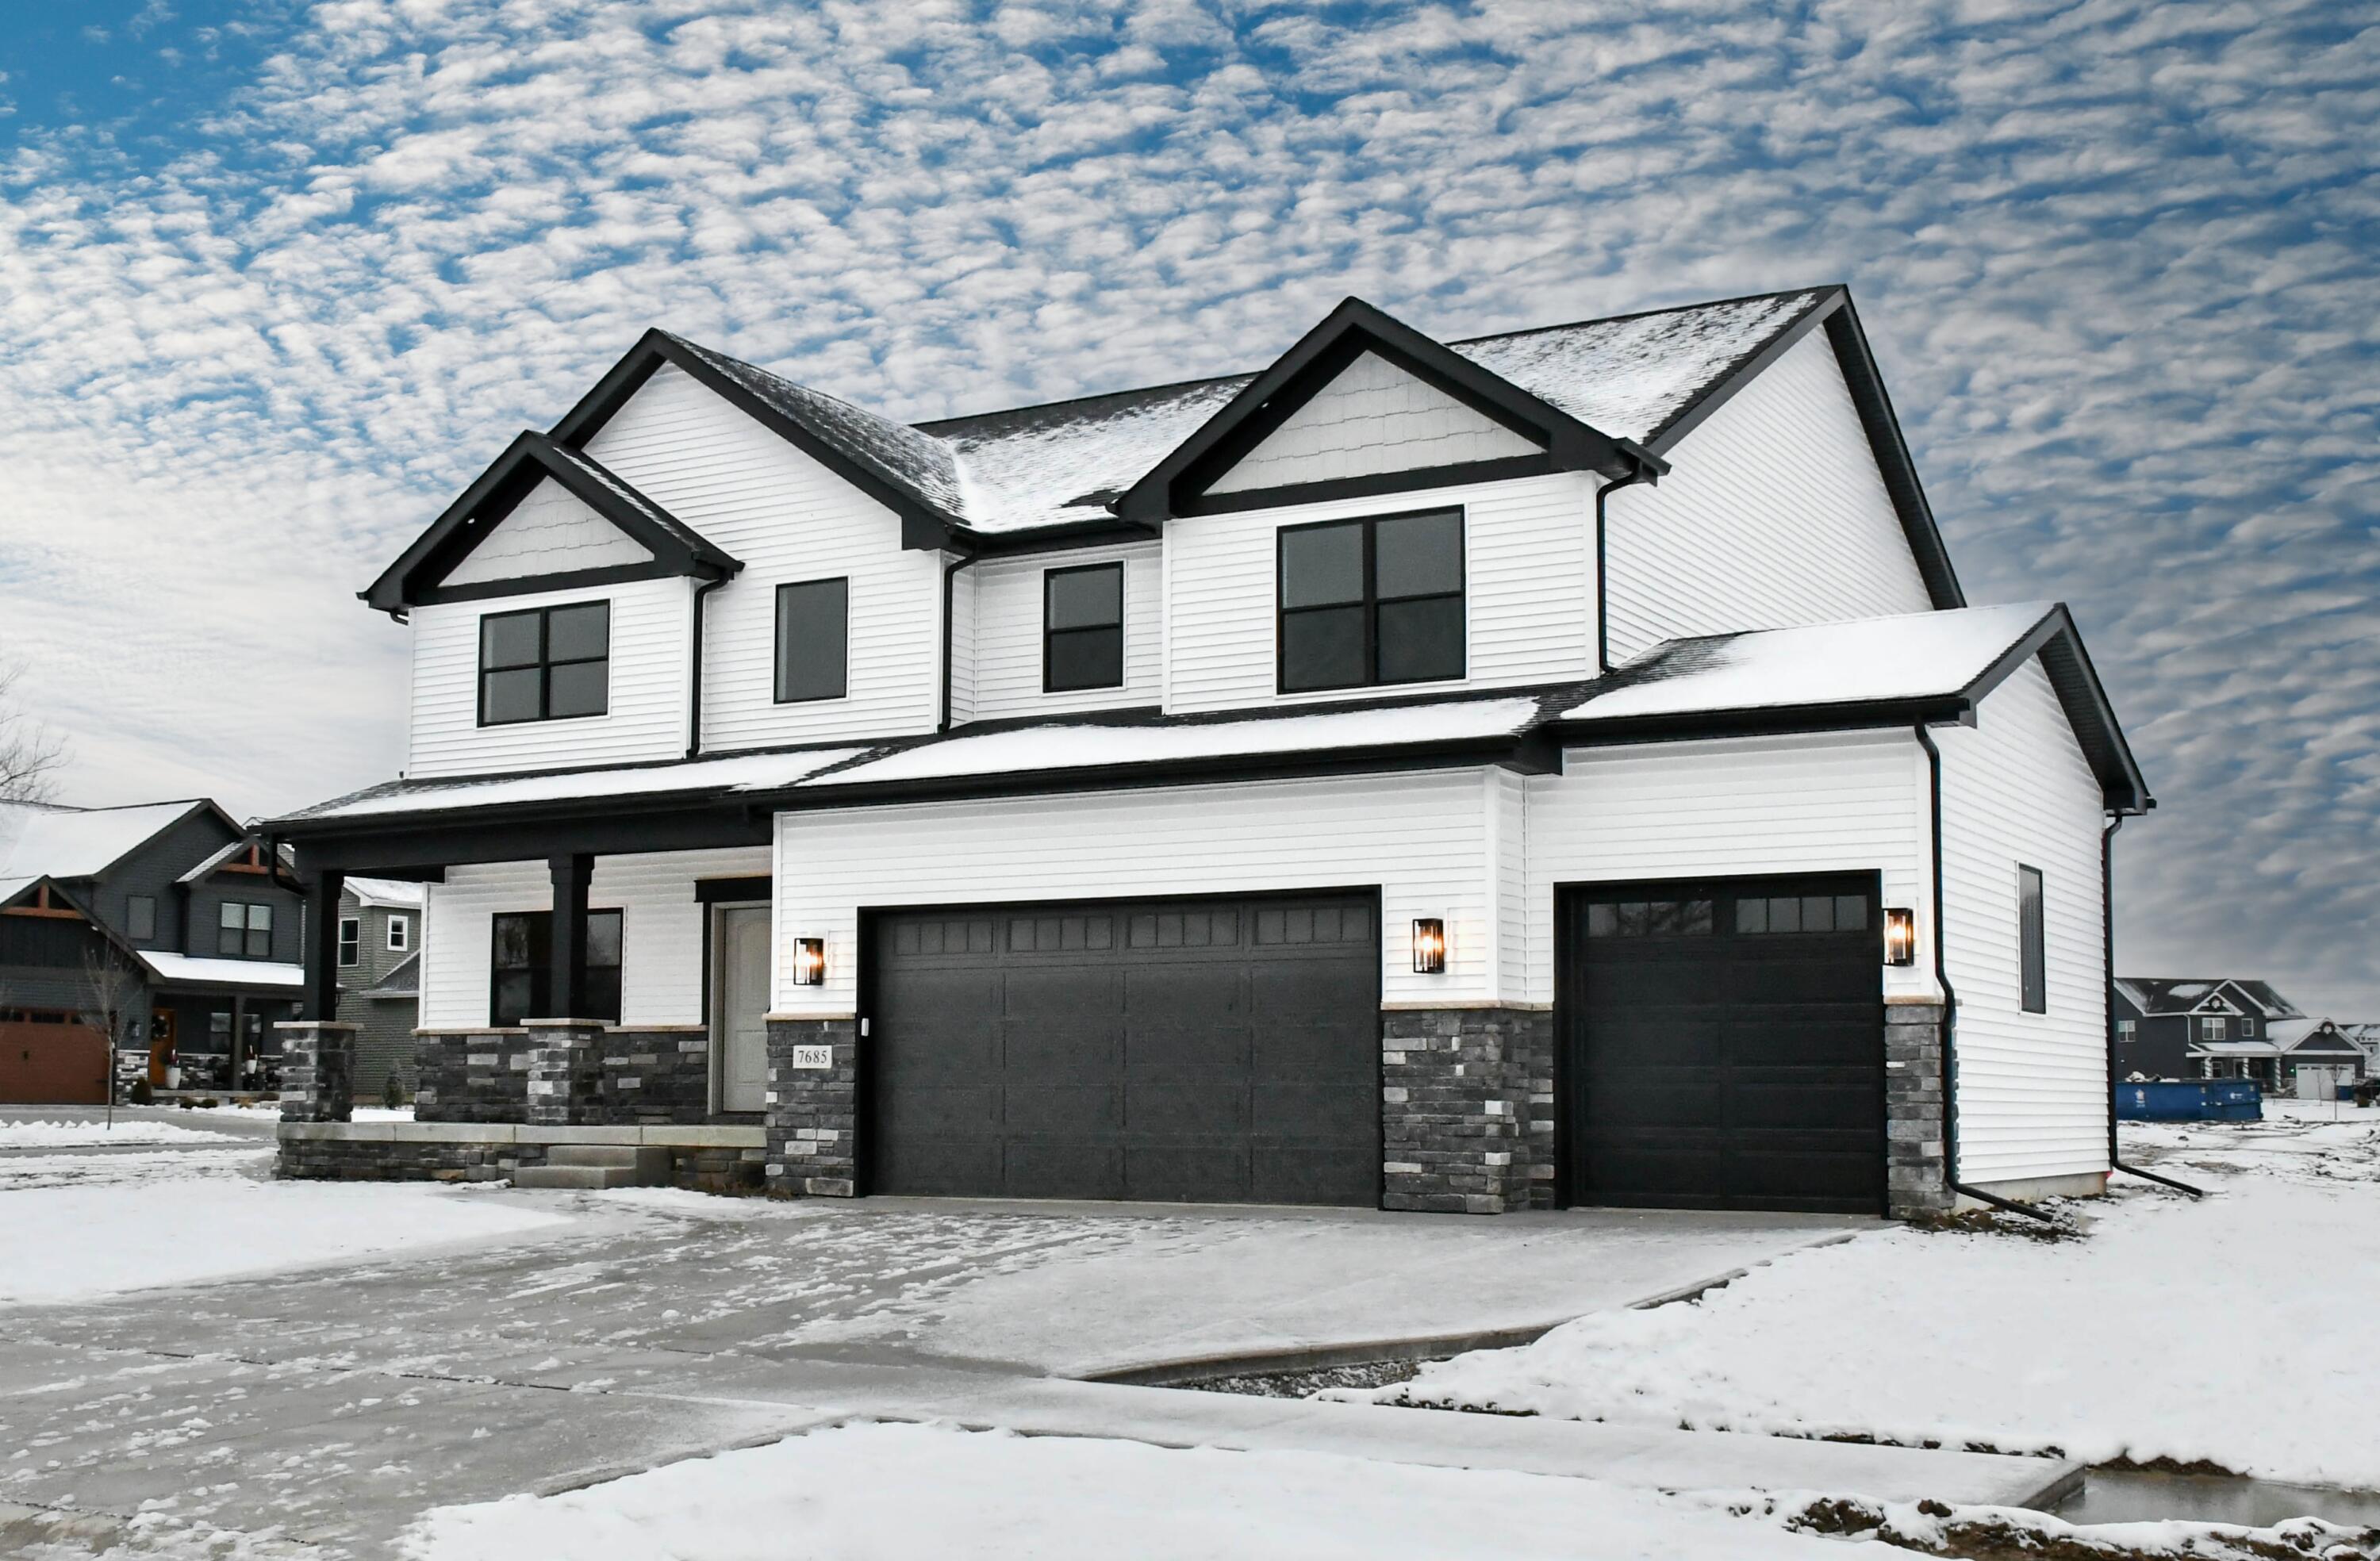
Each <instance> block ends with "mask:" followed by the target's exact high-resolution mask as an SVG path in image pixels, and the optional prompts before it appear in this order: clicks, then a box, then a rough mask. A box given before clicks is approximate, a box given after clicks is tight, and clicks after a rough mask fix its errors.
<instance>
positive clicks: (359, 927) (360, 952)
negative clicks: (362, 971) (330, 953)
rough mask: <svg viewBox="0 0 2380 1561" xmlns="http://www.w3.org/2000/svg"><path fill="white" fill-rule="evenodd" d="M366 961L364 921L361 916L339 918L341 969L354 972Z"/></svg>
mask: <svg viewBox="0 0 2380 1561" xmlns="http://www.w3.org/2000/svg"><path fill="white" fill-rule="evenodd" d="M363 960H364V919H363V918H362V917H361V916H341V917H340V918H339V968H340V969H341V970H353V969H354V968H355V967H356V966H358V965H359V964H361V963H363Z"/></svg>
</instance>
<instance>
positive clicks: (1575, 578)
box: [1165, 472, 1595, 711]
mask: <svg viewBox="0 0 2380 1561" xmlns="http://www.w3.org/2000/svg"><path fill="white" fill-rule="evenodd" d="M1454 506H1460V507H1461V508H1462V510H1463V549H1464V555H1465V556H1464V574H1465V592H1466V598H1467V611H1468V615H1469V624H1468V637H1467V642H1466V647H1465V649H1466V657H1467V662H1468V672H1469V675H1468V676H1467V677H1465V678H1463V679H1462V680H1460V681H1458V682H1454V683H1439V684H1422V685H1415V684H1402V685H1393V686H1389V687H1384V688H1380V689H1378V690H1377V691H1374V692H1378V693H1379V694H1381V695H1383V696H1390V695H1401V694H1403V695H1410V694H1412V693H1414V692H1415V689H1416V687H1427V688H1429V689H1445V688H1492V687H1510V686H1513V685H1517V684H1536V683H1558V682H1561V681H1564V680H1566V679H1573V678H1585V677H1591V676H1593V675H1594V672H1595V585H1594V542H1593V530H1594V526H1593V495H1592V490H1591V489H1590V488H1589V487H1588V486H1587V479H1586V478H1584V477H1581V476H1580V475H1578V474H1577V473H1574V472H1562V473H1557V474H1555V475H1552V476H1548V477H1533V478H1515V479H1512V480H1510V481H1505V482H1493V483H1481V484H1477V485H1475V486H1472V487H1466V488H1449V489H1433V490H1427V491H1423V492H1416V493H1399V494H1395V495H1393V496H1391V497H1389V498H1385V499H1366V500H1348V501H1344V502H1334V503H1328V504H1301V505H1297V506H1295V507H1293V508H1290V509H1278V510H1247V511H1240V512H1236V513H1233V514H1211V515H1196V516H1192V517H1190V518H1188V519H1184V520H1177V521H1174V522H1172V523H1171V524H1170V525H1168V526H1167V527H1166V541H1165V546H1166V548H1167V550H1168V552H1167V558H1166V587H1165V589H1166V601H1165V615H1166V633H1167V635H1168V637H1169V643H1168V646H1167V656H1168V664H1167V667H1166V670H1165V679H1166V684H1167V689H1166V700H1165V703H1166V708H1167V709H1169V710H1172V711H1188V710H1213V709H1226V708H1233V707H1235V706H1248V705H1271V704H1299V703H1309V702H1312V701H1313V700H1316V699H1345V698H1348V697H1350V696H1362V695H1363V694H1364V693H1366V690H1362V689H1354V690H1349V689H1339V690H1335V691H1331V692H1329V693H1324V694H1317V695H1302V696H1301V695H1292V696H1282V695H1281V694H1280V693H1278V692H1277V690H1278V686H1279V682H1278V675H1277V671H1276V666H1275V660H1274V642H1275V629H1274V612H1275V606H1276V601H1277V596H1278V593H1277V592H1276V591H1275V589H1274V585H1273V568H1274V550H1275V540H1274V538H1275V537H1276V534H1277V533H1278V532H1279V531H1280V530H1281V527H1282V526H1297V525H1303V524H1305V523H1307V522H1309V521H1317V520H1336V519H1342V518H1347V517H1353V516H1358V515H1368V514H1403V513H1406V512H1409V511H1415V510H1430V509H1441V508H1449V507H1454Z"/></svg>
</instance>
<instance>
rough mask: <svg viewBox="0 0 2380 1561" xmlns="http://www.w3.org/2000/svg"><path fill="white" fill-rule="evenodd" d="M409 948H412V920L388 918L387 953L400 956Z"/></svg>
mask: <svg viewBox="0 0 2380 1561" xmlns="http://www.w3.org/2000/svg"><path fill="white" fill-rule="evenodd" d="M411 947H413V918H412V917H411V916H391V917H389V918H388V951H389V952H390V953H392V954H402V953H403V952H405V951H406V950H407V949H410V948H411Z"/></svg>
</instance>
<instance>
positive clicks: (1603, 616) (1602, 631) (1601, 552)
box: [1595, 466, 1646, 672]
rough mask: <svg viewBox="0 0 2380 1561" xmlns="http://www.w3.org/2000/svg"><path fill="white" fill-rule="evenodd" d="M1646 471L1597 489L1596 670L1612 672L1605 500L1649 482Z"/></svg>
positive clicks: (1608, 552) (1616, 479) (1631, 474)
mask: <svg viewBox="0 0 2380 1561" xmlns="http://www.w3.org/2000/svg"><path fill="white" fill-rule="evenodd" d="M1645 477H1646V468H1645V467H1643V466H1638V467H1637V468H1636V469H1635V470H1634V471H1632V472H1630V473H1629V474H1628V475H1627V476H1626V477H1622V478H1613V479H1612V480H1611V481H1609V482H1607V483H1604V484H1603V485H1602V486H1600V487H1598V488H1597V489H1596V490H1595V670H1596V671H1597V672H1610V671H1611V550H1610V548H1609V533H1610V518H1609V515H1608V514H1606V513H1605V510H1604V501H1606V500H1607V499H1609V498H1610V497H1611V495H1612V494H1614V493H1616V492H1618V491H1619V490H1621V489H1622V488H1626V487H1628V486H1630V485H1631V484H1633V483H1638V482H1643V481H1645Z"/></svg>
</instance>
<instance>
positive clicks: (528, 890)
mask: <svg viewBox="0 0 2380 1561" xmlns="http://www.w3.org/2000/svg"><path fill="white" fill-rule="evenodd" d="M768 871H769V848H768V847H767V846H764V845H753V846H727V847H722V848H720V849H718V850H713V851H673V852H664V853H652V854H647V855H637V856H599V857H597V858H596V859H595V874H594V877H593V878H592V879H591V880H590V881H589V884H588V888H587V906H588V909H589V910H592V911H612V910H616V911H618V912H620V913H621V915H620V1023H622V1024H623V1025H637V1024H699V1023H702V982H703V965H702V922H703V914H704V911H705V909H706V907H704V906H703V905H701V904H700V903H698V902H697V901H696V900H695V898H694V886H695V882H696V880H697V879H699V878H735V877H765V876H766V875H767V873H768ZM429 892H430V899H429V904H428V908H427V914H426V915H425V918H424V925H423V927H422V932H421V1025H422V1027H423V1028H424V1029H432V1030H448V1029H461V1028H465V1027H468V1026H471V1025H480V1024H485V1023H487V1022H488V991H489V970H488V961H489V956H490V938H491V936H492V933H491V927H490V922H491V920H492V918H493V917H495V916H497V915H499V914H504V913H505V912H512V911H551V910H552V909H553V879H552V877H550V876H549V869H548V868H547V866H546V865H545V864H544V863H542V862H492V863H481V864H477V865H469V866H457V867H450V868H448V869H447V871H446V881H445V882H443V883H439V884H431V885H430V886H429ZM531 1017H532V1018H534V1017H537V1016H536V1015H531Z"/></svg>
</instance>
